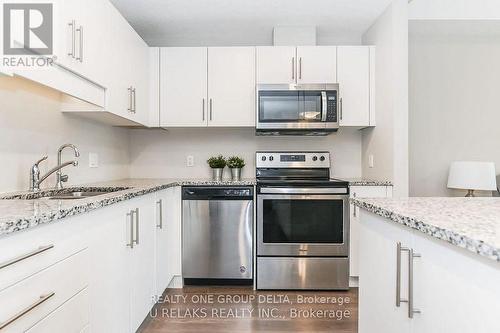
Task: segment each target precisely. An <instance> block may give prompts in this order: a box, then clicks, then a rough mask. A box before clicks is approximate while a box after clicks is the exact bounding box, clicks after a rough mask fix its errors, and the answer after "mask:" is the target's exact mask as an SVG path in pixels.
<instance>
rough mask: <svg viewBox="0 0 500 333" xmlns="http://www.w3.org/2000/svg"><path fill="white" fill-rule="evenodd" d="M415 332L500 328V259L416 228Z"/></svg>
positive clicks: (462, 331) (437, 332)
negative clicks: (480, 254)
mask: <svg viewBox="0 0 500 333" xmlns="http://www.w3.org/2000/svg"><path fill="white" fill-rule="evenodd" d="M413 235H414V240H413V248H414V251H415V252H416V253H418V254H420V255H421V257H417V258H415V259H414V261H413V267H414V277H413V283H414V294H413V295H414V297H413V298H414V307H415V308H417V309H418V310H420V311H421V313H416V314H414V318H413V319H412V332H415V333H421V332H425V333H440V332H461V333H468V332H471V333H472V332H500V317H499V316H498V304H499V300H500V287H499V285H498V281H500V269H499V267H498V263H496V262H494V261H492V260H490V259H487V258H481V257H478V255H477V254H475V253H469V251H468V250H465V249H461V248H457V247H456V246H454V245H451V244H447V243H445V242H443V241H441V240H437V239H435V238H431V237H429V236H427V235H424V234H422V233H421V232H418V231H413Z"/></svg>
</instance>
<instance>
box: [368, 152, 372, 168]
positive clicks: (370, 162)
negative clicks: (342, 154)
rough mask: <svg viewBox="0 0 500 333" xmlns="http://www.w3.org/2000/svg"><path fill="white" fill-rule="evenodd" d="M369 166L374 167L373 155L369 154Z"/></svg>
mask: <svg viewBox="0 0 500 333" xmlns="http://www.w3.org/2000/svg"><path fill="white" fill-rule="evenodd" d="M368 167H369V168H373V155H372V154H370V155H368Z"/></svg>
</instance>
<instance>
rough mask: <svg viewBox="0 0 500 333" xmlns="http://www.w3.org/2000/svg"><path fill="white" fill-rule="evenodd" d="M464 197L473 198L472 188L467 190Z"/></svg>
mask: <svg viewBox="0 0 500 333" xmlns="http://www.w3.org/2000/svg"><path fill="white" fill-rule="evenodd" d="M465 197H466V198H474V197H475V195H474V190H467V194H466V195H465Z"/></svg>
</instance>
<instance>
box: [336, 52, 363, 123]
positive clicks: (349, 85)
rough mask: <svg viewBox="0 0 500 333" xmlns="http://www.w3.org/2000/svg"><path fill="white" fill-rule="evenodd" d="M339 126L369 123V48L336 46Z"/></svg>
mask: <svg viewBox="0 0 500 333" xmlns="http://www.w3.org/2000/svg"><path fill="white" fill-rule="evenodd" d="M337 79H338V82H339V85H340V88H339V89H340V104H341V111H340V126H369V125H370V48H369V47H367V46H338V47H337Z"/></svg>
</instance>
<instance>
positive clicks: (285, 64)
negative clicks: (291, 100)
mask: <svg viewBox="0 0 500 333" xmlns="http://www.w3.org/2000/svg"><path fill="white" fill-rule="evenodd" d="M296 77H297V57H296V48H295V47H294V46H258V47H257V83H258V84H278V83H281V84H290V83H295V82H296Z"/></svg>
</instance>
